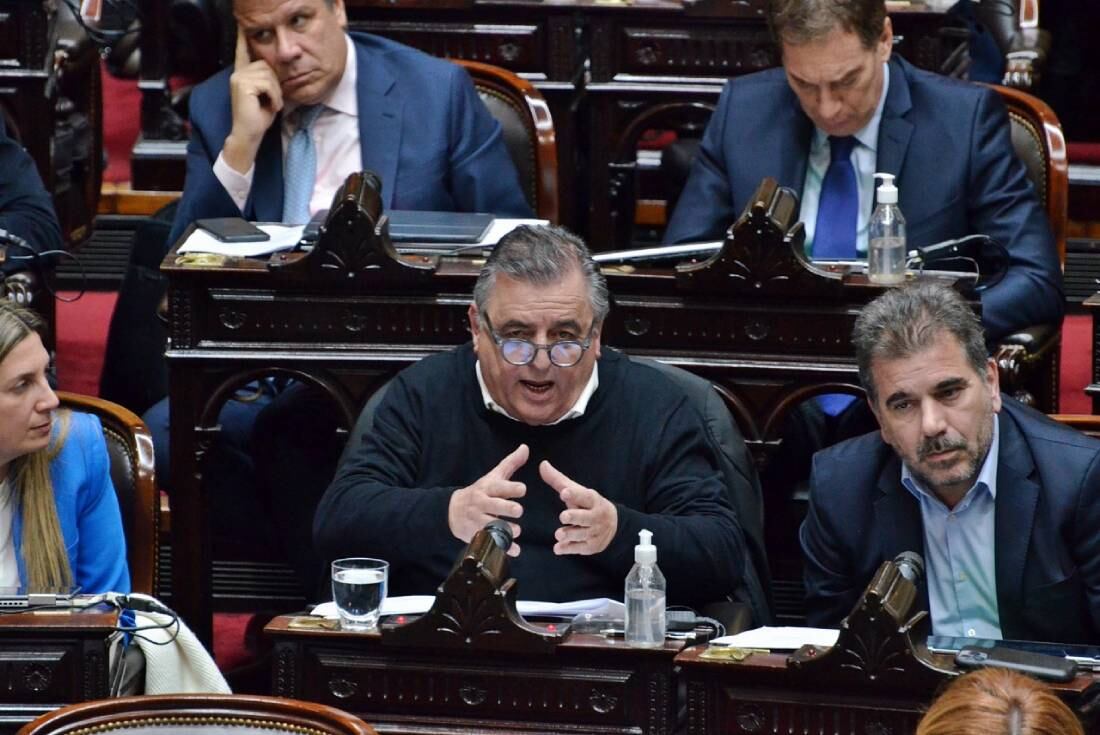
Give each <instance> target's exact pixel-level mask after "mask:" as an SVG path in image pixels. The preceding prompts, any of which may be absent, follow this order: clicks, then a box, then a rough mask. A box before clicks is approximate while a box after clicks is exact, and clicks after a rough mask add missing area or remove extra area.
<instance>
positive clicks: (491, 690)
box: [264, 616, 682, 735]
mask: <svg viewBox="0 0 1100 735" xmlns="http://www.w3.org/2000/svg"><path fill="white" fill-rule="evenodd" d="M291 620H293V617H291V616H282V617H278V618H275V619H274V620H273V621H271V623H269V624H268V626H267V627H266V628H265V629H264V634H265V635H267V636H269V637H270V638H271V640H273V641H274V643H275V669H274V672H273V678H272V693H273V694H276V695H278V696H283V697H294V698H296V699H305V700H308V701H311V702H319V703H324V704H329V705H332V706H335V707H339V708H340V709H344V710H347V711H348V712H350V713H352V714H354V715H356V716H358V717H361V718H362V719H363V720H365V721H366V722H369V723H370V724H371V725H372V726H373V727H374V728H375V729H377V730H378V731H379V732H380V733H398V732H402V733H407V732H416V733H454V732H463V733H489V732H494V733H498V732H501V731H502V730H507V731H508V732H517V733H532V734H533V733H562V732H569V733H577V734H580V733H600V734H601V735H611V734H613V733H642V734H643V735H651V734H652V735H656V734H657V733H671V732H672V730H673V725H674V716H675V703H676V696H675V687H674V680H673V671H672V660H673V657H674V656H675V655H676V654H677V653H678V652H679V651H680V650H681V649H682V646H681V644H679V643H673V642H669V643H666V645H665V647H664V648H663V649H654V650H646V649H634V648H628V647H627V646H626V644H625V643H624V642H623V641H622V640H608V639H605V638H602V637H600V636H594V635H574V636H572V637H571V638H570V639H569V640H568V641H567V642H565V643H563V644H561V645H560V646H558V647H557V648H556V649H554V651H553V652H552V653H548V654H542V655H535V654H527V655H523V656H514V655H512V656H510V655H507V654H492V653H478V654H477V655H474V654H471V653H469V652H452V653H435V652H427V651H424V650H413V649H406V648H398V647H387V646H383V645H382V639H381V636H380V635H379V634H378V633H354V632H346V631H338V630H333V631H327V630H301V629H293V628H291V627H289V626H290V622H291Z"/></svg>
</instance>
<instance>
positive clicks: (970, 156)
mask: <svg viewBox="0 0 1100 735" xmlns="http://www.w3.org/2000/svg"><path fill="white" fill-rule="evenodd" d="M768 13H769V22H770V24H771V28H772V33H773V35H774V36H775V38H776V40H777V42H778V44H779V46H780V49H781V51H782V55H783V68H782V69H772V70H768V71H764V72H761V73H759V74H752V75H749V76H745V77H740V78H737V79H733V80H731V81H729V82H728V83H727V84H726V87H725V89H724V90H723V92H722V95H721V98H720V99H719V101H718V108H717V109H716V110H715V112H714V116H713V117H712V118H711V121H710V124H709V125H708V126H707V129H706V132H705V133H704V135H703V140H702V144H701V147H700V149H699V154H698V156H697V157H696V159H695V163H694V165H693V167H692V170H691V174H690V176H689V178H688V182H687V185H686V187H685V189H684V191H683V193H682V195H681V196H680V199H679V202H678V205H677V207H676V210H675V212H674V213H673V215H672V218H671V220H670V222H669V226H668V230H667V232H666V241H667V242H670V243H674V242H688V241H697V240H717V239H721V238H722V237H723V236H724V234H725V231H726V229H727V228H728V227H729V225H730V224H731V223H732V222H733V221H734V219H735V218H736V217H737V216H738V215H739V214H740V213H741V211H742V210H743V209H744V207H745V205H746V203H747V202H748V201H749V198H750V197H751V196H752V193H753V192H754V191H755V190H756V187H757V186H758V185H759V183H760V181H761V179H763V178H764V177H766V176H771V177H773V178H775V179H776V180H778V182H779V183H780V185H782V186H786V187H790V188H791V189H793V190H794V191H796V192H798V193H799V196H800V199H801V202H802V212H801V214H802V221H803V224H804V225H805V227H806V234H807V247H808V252H809V253H810V254H811V255H813V254H814V251H815V249H817V245H818V244H819V243H815V241H814V240H815V235H816V234H818V233H819V232H821V231H823V230H824V229H825V228H827V227H830V226H832V225H833V223H829V222H827V220H828V219H829V218H830V217H831V216H833V215H834V213H835V212H836V211H837V208H836V207H834V206H831V205H827V206H825V207H819V206H818V205H819V201H822V200H824V199H825V196H826V191H828V190H829V189H830V187H829V186H828V185H827V183H826V181H827V177H828V171H829V169H830V164H831V160H830V159H831V153H832V149H833V146H834V143H833V141H835V140H838V139H846V138H854V139H855V144H854V147H853V149H852V151H851V153H850V154H849V155H848V156H847V157H846V159H847V160H846V162H845V163H850V165H851V167H852V169H854V173H855V179H856V182H855V183H856V188H857V190H858V207H857V205H856V203H854V202H853V210H854V211H855V216H856V217H857V221H856V222H855V223H852V224H851V225H850V226H851V227H853V228H854V231H855V245H856V248H855V250H854V251H853V252H851V253H850V254H849V256H848V257H866V253H867V224H868V220H869V219H870V215H871V212H872V210H873V209H874V181H873V174H874V173H875V172H885V173H891V174H895V175H896V176H897V186H898V190H899V206H900V208H901V211H902V213H903V214H904V216H905V218H906V222H907V230H908V232H907V234H908V246H909V247H910V248H913V247H919V246H925V245H930V244H933V243H936V242H940V241H943V240H948V239H952V238H956V237H962V236H964V235H969V234H974V233H980V234H986V235H989V236H991V237H992V238H993V239H994V240H996V241H997V242H999V243H1000V244H1001V245H1003V246H1004V247H1005V248H1006V249H1007V251H1008V255H1009V259H1010V260H1009V268H1008V272H1007V274H1006V275H1005V277H1004V278H1003V280H1001V281H1000V282H999V283H998V284H996V285H995V286H993V287H991V288H989V289H988V290H987V291H985V292H984V293H982V297H981V300H982V321H983V323H984V325H985V328H986V335H987V336H988V337H989V338H990V339H991V340H996V339H998V338H1000V337H1002V336H1004V335H1006V334H1010V333H1012V332H1014V331H1017V330H1019V329H1021V328H1023V327H1028V326H1033V325H1037V324H1052V323H1053V324H1057V323H1060V322H1061V319H1062V312H1063V307H1064V304H1063V295H1062V276H1061V269H1060V266H1059V262H1058V253H1057V250H1056V248H1055V244H1054V241H1053V238H1052V236H1051V232H1050V227H1049V224H1048V222H1047V220H1046V217H1045V216H1044V214H1043V212H1042V210H1041V208H1040V206H1039V202H1038V200H1037V198H1036V196H1035V192H1034V190H1033V188H1032V186H1031V184H1030V183H1029V181H1028V179H1027V175H1026V172H1025V170H1024V167H1023V165H1022V164H1021V163H1020V161H1019V160H1018V159H1017V158H1016V156H1015V154H1014V152H1013V149H1012V143H1011V140H1010V137H1009V123H1008V118H1007V116H1006V114H1005V110H1004V106H1003V105H1002V103H1001V102H1000V100H999V98H998V96H997V94H996V93H995V92H993V91H992V90H989V89H986V88H983V87H979V86H976V85H971V84H968V83H964V82H958V81H954V80H950V79H946V78H944V77H940V76H937V75H934V74H930V73H927V72H924V71H920V70H918V69H915V68H914V67H913V66H911V65H910V64H908V63H906V62H905V61H904V60H902V59H900V58H891V47H892V44H893V33H892V30H891V25H890V19H889V18H888V17H886V8H885V3H884V2H883V0H772V2H770V4H769V9H768ZM819 239H820V238H819ZM849 243H850V238H849ZM826 257H827V256H826Z"/></svg>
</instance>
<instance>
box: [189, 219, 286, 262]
mask: <svg viewBox="0 0 1100 735" xmlns="http://www.w3.org/2000/svg"><path fill="white" fill-rule="evenodd" d="M256 226H257V227H259V228H260V229H261V230H263V231H264V232H266V233H267V234H268V235H270V236H271V239H270V240H264V241H262V242H222V241H221V240H219V239H217V238H216V237H214V236H213V235H211V234H210V233H209V232H207V231H206V230H204V229H202V228H201V227H196V228H195V229H194V230H193V231H192V232H191V234H190V235H189V236H188V238H187V239H186V240H184V242H183V244H182V245H180V247H179V250H177V251H176V252H177V253H216V254H217V255H235V256H237V257H238V258H251V257H254V256H256V255H270V254H271V253H277V252H279V251H280V250H290V249H291V248H292V247H294V246H295V245H297V244H298V241H299V240H301V239H302V231H303V230H305V228H306V226H305V225H272V224H257V225H256Z"/></svg>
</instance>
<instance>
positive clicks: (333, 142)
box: [214, 33, 363, 215]
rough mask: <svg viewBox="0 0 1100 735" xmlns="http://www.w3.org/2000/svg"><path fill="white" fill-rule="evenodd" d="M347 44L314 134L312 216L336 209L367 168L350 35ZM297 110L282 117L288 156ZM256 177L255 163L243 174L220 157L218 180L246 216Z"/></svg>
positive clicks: (216, 171) (216, 165)
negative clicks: (346, 186) (344, 189)
mask: <svg viewBox="0 0 1100 735" xmlns="http://www.w3.org/2000/svg"><path fill="white" fill-rule="evenodd" d="M344 42H345V43H346V44H347V60H346V61H345V63H344V74H343V76H341V77H340V81H339V82H338V83H337V85H336V88H335V89H333V90H332V94H330V95H329V96H328V99H325V100H323V101H322V104H324V106H325V110H324V111H323V112H322V113H321V114H320V116H319V117H318V118H317V121H316V122H315V123H313V128H312V131H311V132H312V133H313V145H314V150H316V151H317V173H316V178H315V182H314V187H313V196H312V197H311V198H310V201H309V213H310V215H313V214H314V213H316V212H317V211H319V210H322V209H328V208H329V207H330V206H331V205H332V198H333V197H334V196H336V190H337V189H339V188H340V186H341V185H342V184H343V183H344V180H345V179H347V177H348V175H349V174H351V173H354V172H355V171H359V170H360V169H361V168H362V167H363V156H362V151H361V149H360V147H359V95H358V93H357V92H356V83H357V79H358V66H357V61H356V53H355V42H354V41H352V40H351V37H350V36H348V35H347V34H346V33H345V34H344ZM295 109H296V106H291V105H287V106H286V107H285V108H283V111H282V115H281V120H282V129H281V133H282V140H283V154H284V156H285V154H286V148H287V145H288V144H289V143H290V138H291V136H292V135H294V131H295V127H296V117H297V116H296V115H293V114H291V113H293V112H294V110H295ZM255 173H256V165H255V163H253V165H252V168H250V169H249V170H248V172H247V173H244V174H241V173H238V172H237V171H234V170H233V169H232V168H230V166H229V164H228V163H226V162H225V158H224V157H223V156H222V154H220V153H219V154H218V160H217V161H215V162H214V176H215V177H216V178H217V179H218V181H220V182H221V184H222V186H224V187H225V190H226V191H227V192H228V193H229V196H230V198H232V199H233V202H234V203H235V204H236V205H237V208H238V209H240V210H241V211H242V212H243V211H244V205H245V202H247V201H248V194H249V192H251V191H252V179H253V176H254V175H255Z"/></svg>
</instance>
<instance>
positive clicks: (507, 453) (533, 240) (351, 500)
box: [314, 227, 745, 605]
mask: <svg viewBox="0 0 1100 735" xmlns="http://www.w3.org/2000/svg"><path fill="white" fill-rule="evenodd" d="M607 311H608V293H607V285H606V283H605V282H604V279H603V276H602V275H601V274H600V272H599V269H598V266H597V265H596V264H595V263H594V262H593V261H592V259H591V257H590V256H589V254H588V250H587V248H585V246H584V244H583V243H581V242H580V241H579V240H578V239H576V238H575V237H573V236H572V235H570V234H569V233H567V232H565V231H564V230H561V229H558V228H552V227H546V228H542V227H539V228H533V227H523V228H519V229H517V230H515V231H514V232H513V233H511V234H510V235H507V236H506V237H505V238H504V239H502V240H501V242H500V244H499V245H497V246H496V249H495V250H494V251H493V254H492V255H491V256H490V258H489V260H488V262H487V263H486V264H485V266H484V268H483V269H482V271H481V274H480V276H479V278H478V281H477V285H476V287H475V289H474V303H473V304H472V305H471V306H470V307H469V323H470V330H471V332H472V333H473V342H472V343H467V344H465V345H463V346H461V347H458V348H456V349H453V350H450V351H448V352H445V353H441V354H437V355H433V356H431V357H428V358H425V359H424V360H421V361H420V362H419V363H417V364H415V365H413V366H412V367H410V368H407V369H406V370H404V371H403V372H401V373H400V374H399V375H398V376H397V377H396V378H394V380H393V381H392V382H391V383H390V385H389V387H388V390H387V393H386V395H385V397H384V398H383V399H382V401H381V403H380V405H379V407H378V409H377V413H376V414H375V417H374V424H373V427H372V429H371V430H370V431H369V432H367V434H366V436H365V438H364V439H363V441H362V443H361V444H360V445H358V446H351V447H349V450H348V453H347V454H346V456H345V459H344V461H343V462H342V464H341V466H340V468H339V469H338V471H337V473H336V478H335V479H334V480H333V482H332V485H331V486H330V487H329V489H328V491H327V492H326V494H325V496H324V498H323V499H322V501H321V504H320V507H319V508H318V510H317V515H316V518H315V522H314V540H315V542H316V544H317V547H318V550H319V551H320V552H321V553H322V555H323V556H325V557H327V558H330V559H332V558H336V557H341V556H362V555H371V556H377V557H382V558H385V559H387V560H388V561H389V562H390V564H391V575H390V590H391V592H393V593H394V594H414V593H416V594H432V593H434V592H435V589H436V587H437V586H438V585H439V584H440V582H442V581H443V580H444V579H445V578H446V576H447V574H448V572H449V571H450V570H451V567H452V566H453V564H454V561H455V558H456V556H457V555H458V553H459V552H460V551H461V550H462V548H463V546H464V544H465V543H466V542H468V541H469V540H470V538H471V537H472V536H473V535H474V533H475V532H476V531H477V530H478V529H480V528H482V527H483V526H484V525H485V524H486V523H488V522H489V521H491V520H493V519H495V518H505V519H507V520H509V521H510V522H511V525H512V531H513V535H514V536H515V540H516V544H515V545H514V546H513V548H512V550H511V551H510V553H512V554H513V555H516V558H515V559H514V560H513V561H512V565H511V572H512V574H513V576H515V577H516V578H517V580H518V582H519V594H520V596H521V597H523V598H524V599H541V600H553V601H561V600H568V599H583V598H590V597H610V598H618V599H622V595H623V583H624V579H625V577H626V574H627V572H628V571H629V570H630V566H631V564H632V562H633V549H634V545H635V544H636V543H637V538H638V531H639V530H641V529H643V528H648V529H649V530H651V531H653V538H654V543H655V544H656V545H657V548H658V550H659V551H658V563H659V564H660V567H661V569H662V571H663V572H664V573H665V577H666V578H667V580H668V593H669V602H670V603H681V604H691V605H701V604H703V603H705V602H710V601H715V600H719V599H721V598H723V597H725V596H726V595H727V594H729V593H731V592H733V590H734V589H735V588H736V587H737V586H738V585H739V583H740V581H741V580H740V579H739V576H740V575H739V573H738V571H737V570H739V569H741V568H742V561H743V554H744V553H745V550H744V541H743V538H742V532H741V529H740V526H739V524H738V520H737V518H736V517H735V515H734V512H733V510H731V507H730V505H729V503H728V501H727V499H726V492H727V491H726V488H725V487H724V486H723V483H722V480H721V475H720V471H719V466H718V459H717V457H716V455H715V454H714V450H713V449H712V447H711V445H710V444H709V443H708V440H707V437H706V434H705V431H706V429H705V427H704V424H703V419H702V416H701V415H700V413H699V412H698V411H697V410H696V409H695V408H694V406H693V405H691V404H689V403H688V399H687V396H686V394H685V393H684V392H683V391H682V390H681V389H679V388H678V387H677V386H676V385H675V384H674V383H673V382H672V381H671V380H670V379H668V378H667V377H665V376H664V375H663V374H662V373H661V372H660V371H659V370H657V369H656V368H654V367H652V366H649V365H644V364H641V363H637V362H634V361H632V360H630V359H628V358H627V357H626V356H624V355H623V354H621V353H619V352H617V351H615V350H612V349H608V348H603V347H602V346H601V343H600V336H601V335H600V330H601V328H602V325H603V321H604V317H605V316H606V315H607ZM731 490H732V491H739V490H740V488H732V489H731Z"/></svg>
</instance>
